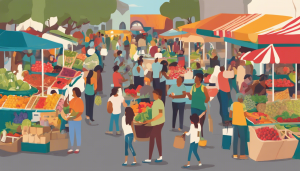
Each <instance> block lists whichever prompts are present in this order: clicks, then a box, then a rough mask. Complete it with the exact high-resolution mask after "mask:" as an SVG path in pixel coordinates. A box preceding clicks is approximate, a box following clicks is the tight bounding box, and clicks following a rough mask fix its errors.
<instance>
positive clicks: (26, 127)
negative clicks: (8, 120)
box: [22, 126, 30, 135]
mask: <svg viewBox="0 0 300 171" xmlns="http://www.w3.org/2000/svg"><path fill="white" fill-rule="evenodd" d="M29 133H30V127H29V126H23V129H22V135H25V134H29Z"/></svg>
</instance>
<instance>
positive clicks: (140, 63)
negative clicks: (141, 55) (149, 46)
mask: <svg viewBox="0 0 300 171" xmlns="http://www.w3.org/2000/svg"><path fill="white" fill-rule="evenodd" d="M143 62H144V61H143V59H139V60H138V67H137V72H138V73H139V78H138V80H139V81H138V84H137V86H139V85H141V86H144V76H145V75H144V69H143Z"/></svg>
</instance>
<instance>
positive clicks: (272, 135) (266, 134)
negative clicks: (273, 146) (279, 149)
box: [255, 127, 281, 141]
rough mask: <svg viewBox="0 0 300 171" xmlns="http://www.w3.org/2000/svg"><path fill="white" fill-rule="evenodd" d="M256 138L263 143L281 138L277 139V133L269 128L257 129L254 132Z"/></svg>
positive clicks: (278, 138)
mask: <svg viewBox="0 0 300 171" xmlns="http://www.w3.org/2000/svg"><path fill="white" fill-rule="evenodd" d="M255 132H256V134H257V136H258V138H259V139H261V140H263V141H268V140H273V141H279V140H281V138H280V137H279V133H278V131H277V130H276V129H274V128H269V127H263V128H258V129H256V130H255Z"/></svg>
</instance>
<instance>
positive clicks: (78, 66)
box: [72, 59, 83, 70]
mask: <svg viewBox="0 0 300 171" xmlns="http://www.w3.org/2000/svg"><path fill="white" fill-rule="evenodd" d="M72 68H74V69H79V70H82V69H83V61H82V60H81V59H76V60H75V62H74V64H73V66H72Z"/></svg>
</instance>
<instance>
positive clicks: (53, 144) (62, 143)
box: [50, 139, 69, 151]
mask: <svg viewBox="0 0 300 171" xmlns="http://www.w3.org/2000/svg"><path fill="white" fill-rule="evenodd" d="M68 148H69V139H59V140H50V151H61V150H67V149H68Z"/></svg>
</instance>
